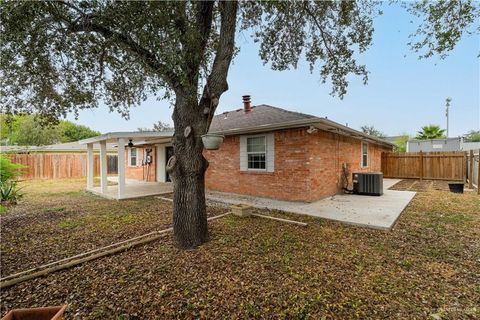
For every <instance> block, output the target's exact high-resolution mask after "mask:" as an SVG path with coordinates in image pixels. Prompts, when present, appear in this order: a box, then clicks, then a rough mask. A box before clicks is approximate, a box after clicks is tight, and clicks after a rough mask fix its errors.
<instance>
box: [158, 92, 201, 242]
mask: <svg viewBox="0 0 480 320" xmlns="http://www.w3.org/2000/svg"><path fill="white" fill-rule="evenodd" d="M200 109H201V107H200V106H199V105H198V103H197V101H196V97H195V96H189V97H184V96H181V95H178V94H177V95H176V102H175V109H174V112H173V116H172V117H173V121H174V124H175V135H174V137H173V149H174V156H173V157H171V158H170V159H169V160H168V163H167V170H168V171H169V173H170V175H171V177H172V181H173V192H174V193H173V232H174V237H175V242H176V244H177V245H178V246H179V247H181V248H184V249H190V248H195V247H197V246H199V245H201V244H202V243H204V242H206V241H207V239H208V226H207V209H206V204H205V171H206V170H207V167H208V161H207V160H206V159H205V158H204V157H203V143H202V139H201V135H202V134H204V133H205V128H206V123H207V118H206V117H205V115H203V113H202V111H201V110H200Z"/></svg>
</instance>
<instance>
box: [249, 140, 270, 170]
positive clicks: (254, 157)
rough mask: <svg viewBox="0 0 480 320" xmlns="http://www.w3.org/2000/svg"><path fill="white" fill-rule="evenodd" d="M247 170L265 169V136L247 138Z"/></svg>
mask: <svg viewBox="0 0 480 320" xmlns="http://www.w3.org/2000/svg"><path fill="white" fill-rule="evenodd" d="M247 163H248V166H247V168H248V170H266V168H267V139H266V136H258V137H248V138H247Z"/></svg>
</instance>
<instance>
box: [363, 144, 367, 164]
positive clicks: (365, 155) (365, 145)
mask: <svg viewBox="0 0 480 320" xmlns="http://www.w3.org/2000/svg"><path fill="white" fill-rule="evenodd" d="M362 167H368V144H367V143H365V142H363V143H362Z"/></svg>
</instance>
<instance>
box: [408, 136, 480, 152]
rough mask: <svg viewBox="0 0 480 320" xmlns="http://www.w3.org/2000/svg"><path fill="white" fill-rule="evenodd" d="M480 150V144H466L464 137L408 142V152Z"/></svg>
mask: <svg viewBox="0 0 480 320" xmlns="http://www.w3.org/2000/svg"><path fill="white" fill-rule="evenodd" d="M479 148H480V142H464V141H463V138H462V137H458V138H445V139H430V140H409V141H408V142H407V152H420V151H423V152H438V151H469V150H477V149H479Z"/></svg>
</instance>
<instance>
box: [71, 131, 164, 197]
mask: <svg viewBox="0 0 480 320" xmlns="http://www.w3.org/2000/svg"><path fill="white" fill-rule="evenodd" d="M172 137H173V132H172V131H164V132H156V131H155V132H154V131H145V132H112V133H106V134H103V135H100V136H97V137H93V138H88V139H84V140H80V141H79V143H80V144H86V145H87V187H86V190H87V191H89V192H92V193H94V194H97V195H99V196H102V197H105V198H108V199H115V200H121V199H131V198H139V197H145V196H151V195H158V194H165V193H171V192H172V190H173V187H172V184H171V183H170V182H167V181H166V178H165V165H166V160H167V159H166V153H165V148H166V146H168V145H170V144H171V139H172ZM107 143H114V144H116V148H117V154H118V158H117V159H118V175H117V176H113V177H112V176H107ZM94 144H99V145H100V148H99V150H100V186H99V187H94V183H93V178H94V169H93V166H94V151H93V149H94V148H93V146H94ZM144 145H154V146H155V147H156V154H155V155H154V159H153V161H155V164H156V165H155V168H156V170H155V173H154V175H155V179H154V180H155V181H154V182H153V181H142V180H134V179H127V178H126V176H125V167H126V163H127V161H126V160H127V158H126V152H127V150H128V148H133V147H139V146H144ZM109 181H110V185H109ZM112 182H116V184H112Z"/></svg>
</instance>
